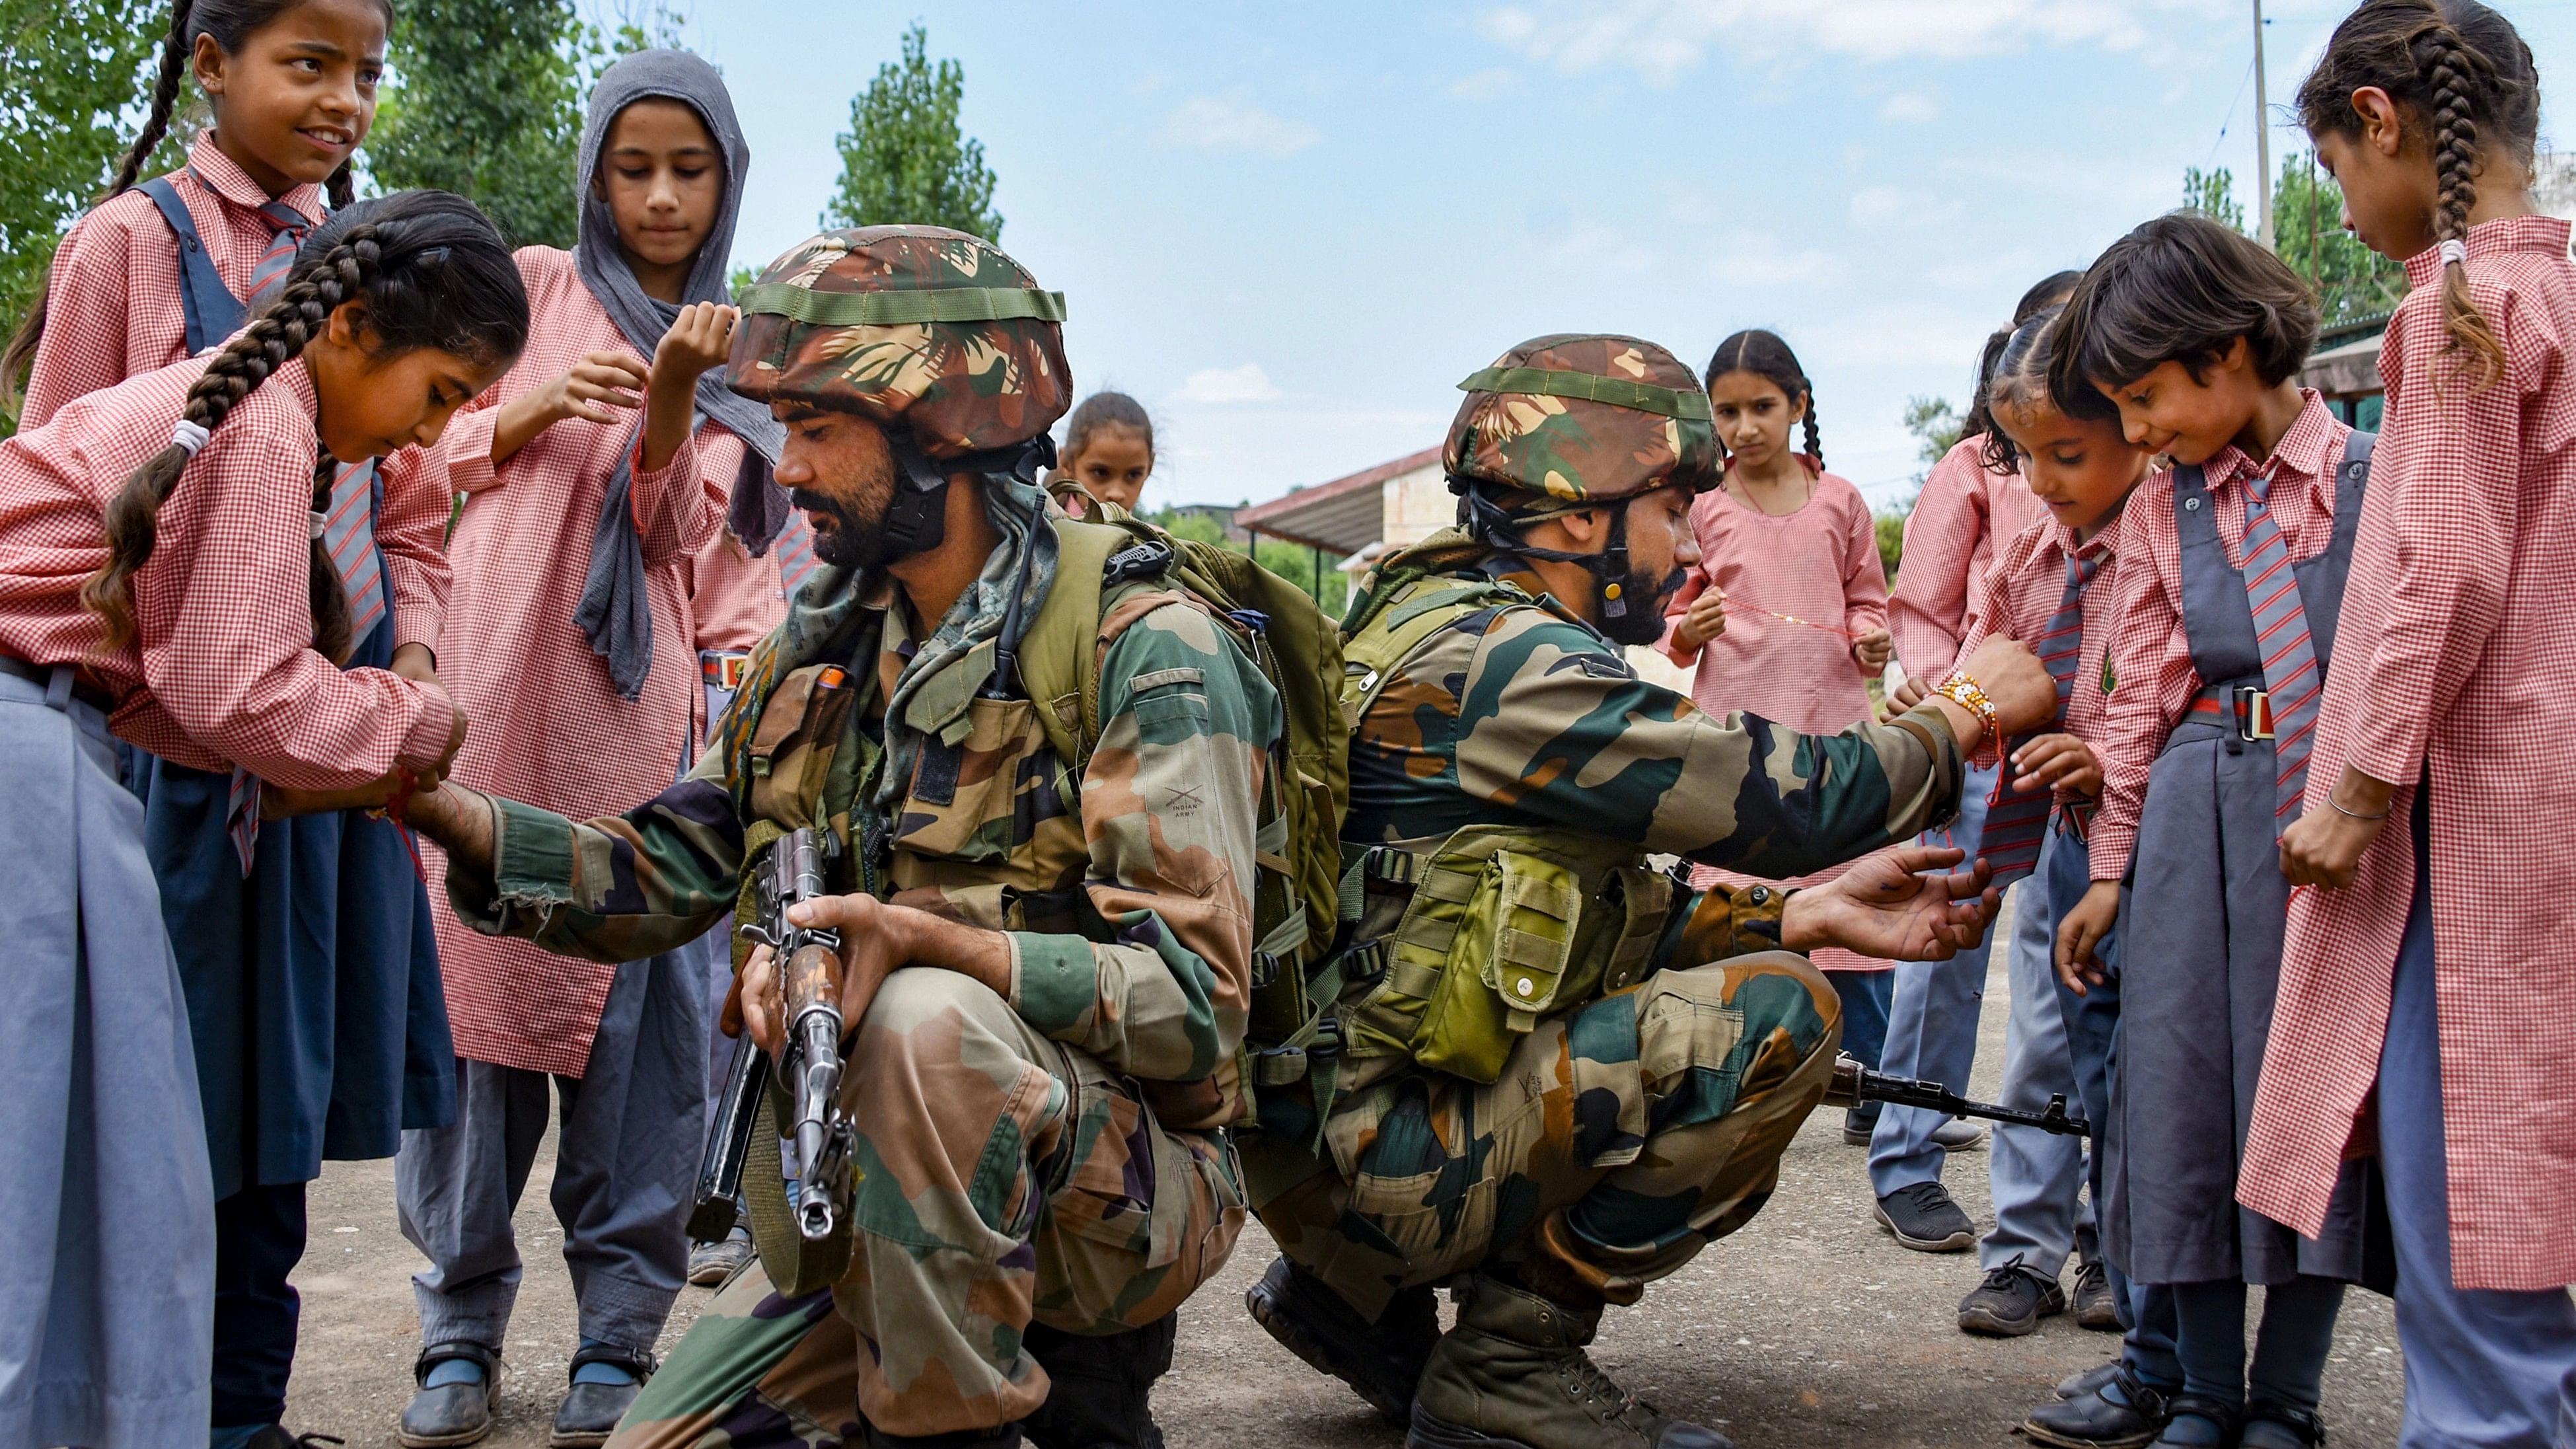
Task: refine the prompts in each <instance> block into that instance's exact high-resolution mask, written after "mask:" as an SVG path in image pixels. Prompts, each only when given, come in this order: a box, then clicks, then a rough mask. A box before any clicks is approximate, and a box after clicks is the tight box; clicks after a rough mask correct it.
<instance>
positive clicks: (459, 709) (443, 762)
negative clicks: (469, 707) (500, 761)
mask: <svg viewBox="0 0 2576 1449" xmlns="http://www.w3.org/2000/svg"><path fill="white" fill-rule="evenodd" d="M447 707H448V708H449V709H452V710H454V711H455V712H456V718H455V721H454V722H453V723H451V724H450V725H449V726H448V730H447V748H446V749H444V750H441V751H439V754H438V763H437V764H435V765H432V766H430V767H429V768H428V769H426V770H422V771H420V772H419V775H420V783H419V786H418V788H419V789H420V790H421V791H423V792H427V791H431V790H435V789H437V788H438V787H439V786H440V784H442V783H444V782H445V781H446V779H447V771H448V767H449V766H451V765H453V764H455V763H456V752H457V751H458V750H461V749H463V748H465V706H464V705H462V704H459V703H457V702H456V696H454V695H452V694H451V695H449V696H448V697H447Z"/></svg>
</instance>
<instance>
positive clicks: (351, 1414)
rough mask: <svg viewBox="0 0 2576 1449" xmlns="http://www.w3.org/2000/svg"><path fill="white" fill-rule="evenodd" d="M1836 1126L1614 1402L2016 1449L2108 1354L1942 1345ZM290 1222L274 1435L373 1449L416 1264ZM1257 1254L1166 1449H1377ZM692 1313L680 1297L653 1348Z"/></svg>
mask: <svg viewBox="0 0 2576 1449" xmlns="http://www.w3.org/2000/svg"><path fill="white" fill-rule="evenodd" d="M2005 1012H2006V1001H2005V983H2004V978H2003V974H2002V971H2001V969H2000V963H1998V969H1997V970H1996V972H1995V974H1994V976H1993V978H1992V979H1991V980H1990V981H1989V982H1988V983H1987V991H1986V1000H1985V1013H1984V1028H1985V1031H1984V1039H1983V1042H1982V1044H1981V1046H1980V1049H1979V1061H1978V1070H1977V1073H1976V1079H1975V1083H1974V1085H1975V1087H1976V1089H1977V1091H1978V1092H1979V1093H1981V1094H1983V1095H1987V1096H1991V1095H1992V1094H1993V1092H1994V1090H1995V1086H1996V1076H1997V1073H1998V1072H1999V1070H2000V1068H2001V1064H2002V1060H2003V1022H2004V1017H2005ZM1840 1127H1841V1118H1840V1114H1839V1113H1829V1112H1820V1113H1818V1114H1817V1115H1816V1116H1815V1117H1814V1118H1812V1119H1811V1120H1810V1121H1809V1122H1808V1124H1807V1127H1806V1130H1805V1131H1804V1132H1802V1133H1801V1134H1800V1135H1799V1137H1798V1140H1797V1142H1796V1144H1795V1145H1794V1146H1793V1147H1792V1148H1791V1149H1790V1152H1789V1154H1788V1156H1787V1157H1786V1159H1784V1161H1783V1162H1782V1165H1781V1181H1780V1189H1779V1192H1778V1193H1777V1194H1776V1195H1775V1196H1774V1197H1773V1198H1772V1200H1771V1203H1770V1206H1769V1207H1768V1208H1767V1209H1766V1210H1765V1211H1764V1212H1763V1213H1762V1215H1761V1216H1760V1217H1759V1218H1757V1219H1755V1220H1754V1222H1753V1224H1752V1225H1751V1226H1750V1227H1748V1228H1746V1229H1745V1230H1744V1231H1743V1232H1741V1233H1738V1234H1737V1235H1736V1236H1734V1237H1732V1238H1729V1239H1727V1240H1726V1241H1724V1242H1721V1243H1718V1244H1716V1245H1714V1246H1712V1247H1711V1248H1710V1249H1709V1250H1708V1251H1706V1252H1704V1253H1702V1254H1701V1255H1700V1256H1699V1258H1698V1259H1697V1260H1696V1261H1694V1262H1693V1263H1692V1264H1691V1265H1690V1266H1689V1267H1688V1268H1685V1269H1684V1270H1683V1271H1682V1272H1681V1273H1680V1274H1678V1275H1677V1276H1675V1277H1674V1278H1672V1279H1670V1280H1669V1281H1667V1282H1664V1283H1661V1284H1658V1285H1657V1286H1656V1287H1654V1288H1653V1289H1651V1290H1649V1291H1648V1293H1647V1295H1646V1299H1645V1301H1644V1302H1643V1303H1641V1304H1639V1305H1638V1306H1637V1307H1635V1308H1630V1309H1613V1310H1611V1312H1610V1314H1609V1317H1608V1319H1607V1321H1606V1322H1605V1324H1604V1326H1603V1330H1602V1335H1601V1342H1600V1344H1599V1345H1598V1351H1597V1354H1596V1357H1597V1358H1598V1359H1599V1361H1600V1363H1601V1365H1602V1366H1603V1367H1604V1368H1605V1369H1607V1370H1609V1371H1610V1372H1611V1373H1612V1374H1613V1375H1614V1376H1617V1377H1618V1378H1620V1379H1621V1380H1622V1382H1624V1383H1626V1384H1627V1385H1628V1386H1629V1387H1630V1388H1631V1389H1634V1390H1637V1391H1639V1392H1642V1393H1643V1394H1645V1395H1646V1396H1647V1397H1648V1398H1650V1399H1652V1400H1653V1401H1654V1402H1656V1403H1658V1404H1660V1405H1662V1406H1663V1407H1664V1408H1665V1409H1666V1410H1667V1411H1669V1412H1674V1413H1679V1414H1684V1415H1687V1416H1691V1417H1696V1418H1699V1419H1701V1420H1703V1421H1704V1422H1709V1423H1712V1424H1716V1425H1718V1426H1721V1427H1723V1428H1724V1429H1725V1430H1726V1431H1727V1433H1729V1434H1730V1435H1732V1436H1733V1437H1734V1438H1735V1440H1736V1442H1738V1443H1739V1444H1741V1445H1744V1446H1745V1449H1806V1446H1816V1449H1823V1446H1853V1445H1873V1446H1875V1445H1884V1446H1904V1449H1916V1446H1920V1449H1950V1446H1963V1449H1964V1446H1998V1445H2006V1444H2015V1443H2026V1442H2027V1441H2022V1440H2014V1439H2008V1438H2007V1433H2008V1431H2009V1429H2010V1428H2011V1426H2012V1425H2013V1424H2014V1423H2016V1422H2018V1420H2019V1418H2020V1416H2021V1414H2022V1412H2023V1411H2024V1410H2025V1409H2027V1408H2028V1407H2029V1406H2030V1405H2031V1404H2032V1403H2034V1402H2036V1401H2037V1400H2038V1399H2039V1398H2040V1397H2041V1396H2043V1395H2045V1394H2046V1393H2047V1392H2048V1391H2049V1386H2050V1385H2051V1384H2053V1383H2055V1382H2056V1381H2057V1379H2058V1378H2059V1377H2061V1376H2063V1375H2065V1374H2068V1373H2072V1372H2075V1371H2076V1370H2079V1369H2084V1368H2089V1367H2091V1366H2092V1365H2094V1364H2097V1363H2100V1362H2102V1361H2103V1360H2105V1359H2106V1358H2108V1357H2110V1356H2111V1354H2112V1353H2113V1352H2114V1350H2115V1348H2116V1345H2117V1338H2116V1336H2115V1335H2112V1334H2107V1333H2092V1332H2087V1331H2086V1330H2084V1329H2081V1328H2078V1327H2076V1326H2075V1324H2074V1323H2073V1322H2072V1321H2071V1320H2070V1319H2066V1318H2057V1319H2051V1320H2049V1321H2047V1322H2046V1323H2045V1324H2043V1325H2042V1326H2041V1329H2040V1331H2039V1332H2037V1333H2035V1334H2032V1335H2031V1336H2029V1337H2027V1338H2021V1339H2010V1340H2001V1341H1998V1340H1994V1339H1983V1338H1973V1337H1970V1336H1969V1335H1967V1334H1963V1333H1961V1332H1959V1331H1958V1327H1957V1323H1956V1317H1955V1314H1956V1308H1957V1304H1958V1300H1959V1297H1960V1295H1962V1294H1964V1293H1966V1292H1967V1291H1968V1290H1969V1289H1970V1288H1973V1287H1975V1286H1976V1280H1977V1272H1976V1265H1975V1262H1974V1261H1973V1257H1972V1255H1969V1254H1953V1255H1945V1256H1931V1255H1926V1254H1921V1253H1911V1252H1907V1251H1905V1250H1903V1249H1901V1248H1898V1247H1896V1246H1895V1244H1894V1242H1893V1240H1892V1239H1890V1238H1888V1237H1887V1236H1886V1235H1885V1234H1884V1233H1882V1232H1880V1231H1879V1230H1878V1228H1877V1227H1876V1226H1875V1225H1874V1224H1872V1222H1871V1221H1870V1217H1869V1210H1870V1195H1869V1188H1868V1183H1867V1179H1866V1176H1865V1174H1864V1173H1863V1171H1862V1156H1863V1154H1862V1150H1861V1149H1859V1148H1856V1147H1846V1146H1844V1145H1843V1141H1842V1135H1841V1131H1840ZM551 1171H552V1163H551V1158H550V1157H549V1158H545V1159H541V1160H540V1161H539V1163H538V1164H537V1169H536V1172H535V1174H534V1176H533V1178H532V1180H531V1181H530V1182H529V1184H528V1192H527V1196H526V1199H525V1201H524V1204H523V1206H522V1208H521V1211H520V1214H519V1233H520V1242H521V1243H522V1245H523V1246H524V1247H525V1249H526V1251H527V1252H528V1256H529V1259H530V1267H529V1270H528V1281H527V1284H526V1286H525V1288H524V1289H523V1290H522V1293H521V1296H520V1300H519V1312H518V1317H517V1321H516V1322H515V1323H514V1325H513V1328H512V1334H511V1338H510V1342H509V1345H508V1363H509V1366H510V1376H509V1377H508V1378H506V1379H505V1381H504V1383H503V1387H502V1391H501V1396H500V1404H499V1418H500V1425H499V1428H498V1430H497V1432H495V1433H494V1435H493V1436H492V1438H491V1439H490V1440H488V1441H487V1442H488V1443H490V1444H492V1445H495V1446H502V1449H539V1446H542V1445H544V1444H545V1442H546V1426H547V1423H548V1422H549V1420H550V1419H551V1417H552V1415H553V1413H554V1406H555V1403H556V1401H557V1399H558V1398H560V1396H561V1394H562V1385H563V1382H564V1373H565V1365H566V1363H567V1362H568V1361H569V1360H570V1358H571V1354H572V1349H573V1327H572V1323H573V1320H572V1295H571V1289H570V1286H569V1284H568V1282H567V1280H566V1278H565V1275H564V1270H563V1263H562V1259H561V1258H560V1257H559V1256H558V1255H557V1253H556V1249H557V1248H558V1247H559V1245H560V1243H561V1241H562V1238H561V1235H560V1233H559V1232H558V1231H557V1230H556V1228H555V1225H554V1221H553V1218H552V1216H551V1213H550V1211H549V1209H548V1208H547V1207H546V1203H545V1186H546V1183H547V1182H548V1181H549V1179H550V1176H551ZM1948 1181H1949V1184H1950V1187H1951V1190H1952V1191H1953V1192H1954V1193H1955V1194H1957V1196H1958V1198H1959V1200H1960V1202H1961V1203H1962V1204H1963V1205H1964V1206H1965V1207H1966V1208H1967V1209H1968V1211H1969V1212H1970V1213H1971V1214H1972V1215H1976V1216H1978V1217H1979V1218H1980V1220H1981V1222H1982V1221H1984V1220H1985V1214H1986V1212H1987V1206H1988V1199H1987V1193H1986V1156H1985V1154H1984V1153H1982V1152H1977V1153H1968V1154H1962V1155H1960V1156H1958V1157H1956V1158H1954V1159H1953V1161H1952V1166H1951V1170H1950V1172H1949V1174H1948ZM311 1212H312V1225H313V1226H312V1233H313V1236H312V1247H311V1250H310V1252H309V1253H308V1254H307V1255H306V1258H305V1263H304V1267H303V1269H302V1270H301V1271H300V1272H299V1273H298V1274H297V1277H296V1282H297V1284H298V1286H299V1287H300V1288H301V1289H302V1290H303V1293H304V1343H303V1351H302V1356H301V1360H300V1362H299V1363H298V1364H297V1368H296V1375H295V1383H294V1389H293V1395H292V1402H291V1404H290V1407H289V1410H288V1423H289V1425H290V1426H292V1427H294V1428H297V1429H302V1430H319V1431H321V1432H324V1433H330V1434H336V1435H339V1436H341V1437H343V1438H345V1439H347V1440H348V1441H349V1443H350V1445H352V1446H354V1449H378V1446H386V1449H390V1446H391V1445H392V1444H393V1442H394V1439H393V1423H394V1417H395V1415H396V1414H398V1413H399V1412H400V1411H401V1409H402V1406H403V1404H404V1403H405V1402H406V1401H407V1400H408V1399H409V1397H410V1394H411V1387H412V1385H411V1360H412V1355H413V1354H414V1353H415V1352H416V1351H417V1350H418V1346H419V1344H418V1338H417V1334H418V1331H419V1320H418V1318H417V1317H416V1316H415V1313H414V1310H413V1307H412V1299H411V1291H410V1284H409V1281H408V1275H409V1274H410V1273H411V1272H412V1271H413V1270H414V1269H415V1268H416V1267H418V1266H419V1263H420V1258H419V1255H418V1254H416V1253H414V1252H413V1251H412V1248H411V1246H410V1245H409V1244H408V1243H406V1242H404V1241H403V1239H402V1235H401V1233H400V1231H399V1230H398V1229H397V1227H396V1225H395V1221H394V1206H393V1165H392V1164H391V1163H389V1162H368V1163H334V1164H332V1165H331V1167H330V1168H329V1170H328V1171H326V1172H325V1174H324V1175H323V1178H322V1180H321V1181H320V1182H319V1183H317V1184H315V1185H314V1189H313V1195H312V1209H311ZM1270 1257H1271V1249H1270V1245H1269V1240H1268V1239H1267V1238H1266V1237H1264V1236H1263V1235H1262V1233H1261V1230H1260V1229H1259V1227H1258V1226H1257V1225H1256V1226H1254V1227H1251V1228H1249V1229H1247V1230H1246V1232H1245V1233H1244V1237H1243V1242H1242V1244H1241V1246H1239V1247H1238V1248H1237V1249H1236V1250H1235V1255H1234V1260H1233V1262H1232V1263H1231V1264H1230V1265H1229V1266H1228V1267H1227V1269H1226V1270H1225V1272H1224V1273H1222V1274H1221V1275H1219V1277H1218V1278H1217V1280H1216V1281H1215V1282H1214V1283H1212V1284H1210V1285H1209V1286H1208V1287H1207V1288H1206V1289H1205V1290H1204V1291H1203V1292H1201V1293H1200V1294H1199V1296H1198V1297H1197V1298H1196V1299H1194V1300H1192V1302H1191V1304H1190V1305H1189V1307H1188V1308H1186V1309H1184V1310H1183V1319H1182V1326H1181V1345H1180V1351H1179V1358H1178V1362H1177V1363H1176V1364H1175V1365H1174V1368H1173V1371H1172V1373H1171V1376H1170V1377H1168V1378H1166V1379H1165V1380H1164V1381H1163V1383H1162V1385H1161V1387H1160V1388H1159V1389H1158V1390H1157V1391H1156V1397H1155V1404H1156V1412H1157V1415H1158V1417H1159V1418H1160V1419H1161V1421H1162V1423H1163V1425H1164V1428H1165V1431H1166V1433H1167V1434H1168V1436H1169V1438H1170V1442H1171V1444H1172V1446H1173V1449H1214V1446H1232V1445H1242V1444H1250V1443H1256V1442H1260V1443H1268V1444H1276V1445H1313V1446H1326V1449H1395V1446H1397V1445H1399V1444H1400V1443H1401V1442H1402V1436H1401V1435H1399V1434H1397V1433H1396V1432H1394V1431H1392V1430H1389V1429H1386V1428H1384V1427H1383V1426H1381V1425H1380V1424H1379V1423H1378V1422H1377V1420H1376V1418H1375V1417H1374V1416H1373V1415H1372V1414H1370V1412H1369V1411H1368V1410H1367V1409H1366V1407H1365V1406H1363V1405H1361V1404H1360V1402H1359V1401H1358V1400H1357V1399H1356V1398H1354V1397H1352V1396H1351V1395H1350V1394H1349V1393H1348V1392H1347V1391H1345V1390H1343V1389H1342V1387H1341V1386H1340V1385H1339V1384H1337V1383H1334V1382H1332V1381H1330V1380H1327V1379H1323V1378H1320V1377H1318V1376H1317V1375H1315V1374H1314V1373H1312V1372H1311V1371H1309V1370H1308V1369H1307V1368H1306V1367H1305V1365H1304V1364H1302V1363H1300V1362H1298V1361H1297V1360H1295V1359H1293V1358H1291V1357H1290V1356H1289V1355H1288V1354H1287V1353H1286V1352H1285V1351H1284V1350H1281V1349H1279V1348H1278V1347H1277V1346H1276V1345H1274V1344H1273V1343H1272V1342H1271V1341H1270V1339H1269V1338H1268V1337H1267V1336H1266V1335H1265V1334H1263V1333H1262V1332H1261V1330H1260V1329H1259V1328H1258V1327H1257V1326H1256V1325H1254V1324H1253V1322H1252V1320H1251V1319H1250V1318H1249V1317H1247V1316H1246V1315H1245V1314H1244V1312H1243V1310H1242V1306H1241V1304H1242V1293H1243V1289H1244V1288H1245V1287H1247V1286H1248V1285H1249V1284H1250V1283H1251V1282H1252V1281H1253V1280H1254V1279H1255V1278H1256V1277H1258V1276H1259V1275H1260V1272H1261V1269H1262V1267H1263V1266H1264V1265H1265V1264H1266V1263H1267V1262H1268V1261H1269V1259H1270ZM2069 1278H2070V1281H2071V1278H2072V1275H2071V1273H2070V1275H2069ZM707 1297H708V1292H707V1290H705V1289H697V1288H692V1289H687V1290H684V1291H683V1293H682V1295H681V1299H680V1305H679V1309H678V1311H677V1312H676V1313H674V1314H673V1315H672V1323H671V1327H670V1330H669V1333H668V1335H667V1336H666V1339H665V1344H664V1350H665V1352H667V1351H668V1348H669V1344H670V1343H671V1342H673V1341H676V1340H677V1339H678V1338H679V1336H680V1334H681V1332H682V1331H683V1330H685V1329H686V1328H687V1326H688V1320H689V1319H690V1318H691V1317H692V1316H694V1315H695V1314H696V1312H697V1311H698V1309H699V1307H700V1306H701V1305H703V1304H704V1303H705V1302H706V1300H707ZM2396 1344H2397V1340H2396V1332H2395V1329H2394V1327H2393V1325H2392V1322H2391V1319H2390V1315H2389V1308H2388V1304H2387V1302H2386V1300H2384V1299H2380V1298H2376V1297H2373V1296H2371V1295H2369V1294H2365V1293H2360V1292H2358V1291H2356V1292H2355V1293H2354V1294H2353V1295H2352V1297H2351V1299H2350V1300H2349V1302H2348V1303H2347V1305H2346V1308H2345V1310H2344V1316H2343V1329H2342V1334H2341V1337H2340V1340H2339V1341H2338V1343H2337V1345H2336V1352H2335V1358H2334V1362H2333V1364H2332V1365H2331V1367H2330V1368H2329V1370H2328V1374H2327V1380H2326V1414H2327V1419H2328V1421H2329V1423H2330V1424H2331V1425H2332V1426H2333V1429H2334V1435H2335V1443H2336V1444H2337V1445H2339V1446H2344V1449H2379V1446H2393V1445H2394V1444H2395V1443H2396V1437H2397V1422H2398V1406H2399V1403H2400V1396H2401V1390H2402V1384H2401V1373H2400V1366H2399V1360H2398V1357H2397V1346H2396Z"/></svg>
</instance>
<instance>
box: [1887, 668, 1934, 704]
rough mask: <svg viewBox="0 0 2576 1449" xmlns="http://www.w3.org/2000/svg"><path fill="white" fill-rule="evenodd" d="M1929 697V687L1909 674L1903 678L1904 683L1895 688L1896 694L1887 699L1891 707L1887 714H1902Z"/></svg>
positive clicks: (1930, 693) (1930, 695) (1930, 692)
mask: <svg viewBox="0 0 2576 1449" xmlns="http://www.w3.org/2000/svg"><path fill="white" fill-rule="evenodd" d="M1931 697H1932V690H1931V687H1930V686H1928V685H1926V684H1925V683H1924V682H1923V681H1922V680H1920V679H1917V678H1915V677H1914V676H1913V675H1911V674H1909V675H1907V676H1905V682H1904V683H1902V684H1899V685H1898V686H1896V692H1895V693H1894V694H1891V695H1889V696H1888V697H1887V699H1888V703H1889V704H1890V705H1891V706H1892V708H1891V709H1890V711H1889V712H1890V713H1891V714H1903V713H1904V712H1905V711H1907V710H1909V709H1912V708H1913V707H1914V706H1916V705H1918V704H1921V703H1922V702H1923V701H1925V700H1927V699H1930V698H1931Z"/></svg>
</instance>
